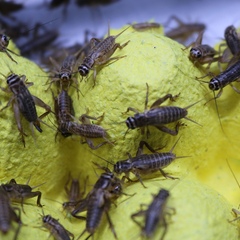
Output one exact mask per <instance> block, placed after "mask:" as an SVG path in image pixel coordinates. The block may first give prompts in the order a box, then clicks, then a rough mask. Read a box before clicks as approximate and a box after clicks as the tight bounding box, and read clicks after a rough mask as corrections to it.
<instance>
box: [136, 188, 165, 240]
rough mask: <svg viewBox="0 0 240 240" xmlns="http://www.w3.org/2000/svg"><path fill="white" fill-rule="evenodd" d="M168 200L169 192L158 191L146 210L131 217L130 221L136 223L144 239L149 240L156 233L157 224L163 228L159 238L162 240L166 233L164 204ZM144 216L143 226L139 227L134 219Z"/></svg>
mask: <svg viewBox="0 0 240 240" xmlns="http://www.w3.org/2000/svg"><path fill="white" fill-rule="evenodd" d="M168 198H169V191H167V190H165V189H160V191H159V193H158V194H157V195H154V199H153V201H152V202H151V203H150V205H149V206H148V208H147V209H146V210H141V211H139V212H137V213H134V214H132V215H131V218H132V220H133V221H134V222H135V223H137V224H138V225H139V226H140V227H141V229H142V235H143V236H144V237H147V238H150V237H152V235H153V234H154V232H155V231H156V228H157V226H158V224H160V223H161V225H162V226H163V227H164V231H163V233H162V236H161V240H163V239H164V236H165V234H166V233H167V222H166V220H165V214H166V212H165V210H166V203H167V200H168ZM139 216H144V225H143V226H141V224H140V223H139V222H137V221H136V219H135V218H136V217H139Z"/></svg>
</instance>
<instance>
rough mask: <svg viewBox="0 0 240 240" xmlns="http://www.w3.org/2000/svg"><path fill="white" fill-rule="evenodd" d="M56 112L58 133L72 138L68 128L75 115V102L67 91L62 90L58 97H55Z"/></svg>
mask: <svg viewBox="0 0 240 240" xmlns="http://www.w3.org/2000/svg"><path fill="white" fill-rule="evenodd" d="M53 99H54V110H55V116H56V120H57V123H58V131H59V132H60V133H61V134H62V136H64V137H68V136H71V135H72V133H71V132H69V131H68V130H67V129H66V126H67V125H68V123H69V122H71V121H72V120H73V119H72V117H73V116H74V115H75V114H74V108H73V101H72V98H71V97H70V96H69V95H68V93H67V91H65V90H62V91H61V92H60V93H59V94H58V96H57V97H54V96H53Z"/></svg>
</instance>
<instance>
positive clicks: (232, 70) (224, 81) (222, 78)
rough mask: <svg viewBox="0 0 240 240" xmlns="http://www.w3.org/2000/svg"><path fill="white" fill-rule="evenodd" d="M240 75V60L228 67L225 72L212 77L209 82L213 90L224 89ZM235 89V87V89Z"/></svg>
mask: <svg viewBox="0 0 240 240" xmlns="http://www.w3.org/2000/svg"><path fill="white" fill-rule="evenodd" d="M239 77H240V60H238V61H237V62H236V63H234V64H233V65H232V66H230V67H229V68H227V69H226V70H225V71H224V72H222V73H220V74H219V75H217V76H216V77H214V78H212V79H211V80H210V82H209V84H208V86H209V89H210V90H212V91H217V90H219V89H220V90H222V89H223V88H224V87H225V86H227V85H229V84H230V85H231V83H232V82H234V81H236V80H237V79H238V78H239ZM234 90H235V89H234Z"/></svg>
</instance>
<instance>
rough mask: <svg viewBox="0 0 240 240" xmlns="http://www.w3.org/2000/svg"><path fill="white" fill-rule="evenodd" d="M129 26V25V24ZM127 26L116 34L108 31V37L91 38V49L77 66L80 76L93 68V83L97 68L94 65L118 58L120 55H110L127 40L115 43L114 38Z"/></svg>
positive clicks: (122, 46)
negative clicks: (112, 34) (111, 34)
mask: <svg viewBox="0 0 240 240" xmlns="http://www.w3.org/2000/svg"><path fill="white" fill-rule="evenodd" d="M129 27H130V26H129ZM129 27H127V28H126V29H124V30H123V31H122V32H120V33H119V34H118V35H116V36H110V34H109V33H108V37H107V38H105V39H103V40H99V39H97V38H92V39H91V49H90V51H89V53H88V55H87V56H86V57H85V58H84V59H83V62H82V64H81V65H80V66H79V67H78V71H79V73H80V75H81V76H82V77H84V76H87V75H88V73H89V71H90V69H93V68H94V76H93V78H94V85H95V81H96V75H97V70H96V66H100V65H103V64H105V63H107V62H109V61H111V60H118V59H120V58H122V57H125V56H122V57H111V56H112V55H113V53H114V52H115V51H116V50H117V48H119V49H122V48H124V47H125V46H126V45H127V44H128V43H129V41H127V42H126V43H124V44H123V45H120V44H119V43H115V39H116V38H117V37H118V36H120V35H121V34H122V33H123V32H124V31H126V30H127V29H128V28H129Z"/></svg>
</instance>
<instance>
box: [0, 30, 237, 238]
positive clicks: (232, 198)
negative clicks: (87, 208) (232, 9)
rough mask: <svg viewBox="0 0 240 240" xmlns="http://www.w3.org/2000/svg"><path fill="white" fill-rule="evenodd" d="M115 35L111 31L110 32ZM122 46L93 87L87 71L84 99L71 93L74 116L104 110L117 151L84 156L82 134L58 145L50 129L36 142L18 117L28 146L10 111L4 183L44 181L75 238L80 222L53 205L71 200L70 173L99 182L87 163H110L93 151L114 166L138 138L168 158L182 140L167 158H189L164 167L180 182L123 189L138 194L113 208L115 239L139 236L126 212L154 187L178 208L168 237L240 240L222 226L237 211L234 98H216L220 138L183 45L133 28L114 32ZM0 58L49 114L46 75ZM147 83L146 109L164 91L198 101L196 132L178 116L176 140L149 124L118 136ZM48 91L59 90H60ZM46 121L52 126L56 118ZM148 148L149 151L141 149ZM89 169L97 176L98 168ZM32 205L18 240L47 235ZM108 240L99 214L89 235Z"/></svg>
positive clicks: (49, 209) (50, 206)
mask: <svg viewBox="0 0 240 240" xmlns="http://www.w3.org/2000/svg"><path fill="white" fill-rule="evenodd" d="M125 28H126V27H125ZM123 29H124V28H123ZM121 30H122V29H120V30H117V31H114V32H111V34H113V35H116V34H117V33H119V32H120V31H121ZM128 40H130V42H129V44H128V45H127V46H126V47H125V48H123V49H122V50H117V51H116V52H115V54H114V56H123V55H126V57H125V58H122V59H119V60H118V61H115V62H114V63H111V64H109V65H108V66H106V65H105V66H103V67H101V68H98V73H97V79H96V85H95V87H94V88H93V71H91V72H90V76H89V77H88V78H87V79H84V80H85V81H82V82H81V83H80V89H81V92H82V94H83V96H81V95H80V97H79V99H78V97H77V93H76V89H74V88H70V90H69V94H70V95H71V97H72V99H73V104H74V109H75V115H76V117H79V116H80V115H81V114H84V113H85V112H86V108H89V110H90V112H89V115H90V116H94V117H98V116H100V115H102V114H103V113H105V116H104V119H103V121H102V122H101V123H100V124H101V126H102V127H104V128H106V129H108V131H107V132H108V139H109V140H111V141H115V143H114V146H112V145H109V144H107V145H104V146H102V147H101V148H99V149H97V150H95V151H94V150H90V149H89V147H88V146H87V145H86V144H81V143H80V138H79V137H76V136H75V137H69V138H66V139H64V138H63V137H62V136H60V135H58V137H57V140H56V141H55V130H54V129H51V128H49V127H47V126H45V125H44V124H41V126H42V129H43V132H42V133H39V132H37V131H36V130H35V131H34V135H35V138H36V142H34V139H33V137H32V136H31V135H32V133H31V130H30V128H29V123H28V122H27V121H26V120H25V119H22V123H23V127H24V131H25V132H26V133H27V134H28V136H27V137H26V138H25V140H26V148H24V147H23V144H22V143H21V141H20V138H19V133H18V130H17V126H16V122H15V119H14V115H13V109H12V107H11V106H10V107H8V108H7V109H5V110H3V111H2V112H0V115H1V121H0V129H1V136H2V139H1V157H0V158H1V161H0V169H1V171H0V180H1V182H2V183H5V182H7V181H9V180H10V179H11V178H15V180H16V181H17V182H18V183H25V182H26V181H27V180H28V179H29V177H30V176H31V181H30V185H31V186H36V185H38V184H41V183H44V182H46V183H45V184H44V185H42V186H41V187H39V188H38V189H39V190H40V191H41V192H42V204H43V205H44V207H43V210H44V213H45V214H51V215H52V216H53V217H54V218H56V219H59V221H60V223H62V224H63V225H64V226H65V227H66V229H68V230H69V231H70V232H72V233H74V235H75V236H76V237H77V236H79V234H80V233H81V232H82V231H83V229H84V228H85V222H84V221H83V220H78V219H73V218H68V217H67V218H65V213H63V212H62V207H61V204H59V203H58V202H61V203H62V202H64V201H67V199H66V194H65V191H64V185H65V183H66V181H67V179H68V174H69V172H71V174H72V175H73V176H74V177H77V176H79V175H80V181H81V183H82V186H83V182H84V179H85V178H86V177H87V176H89V182H88V185H87V190H89V189H91V187H92V185H93V184H94V183H95V181H96V180H97V176H96V173H95V172H94V170H93V168H94V167H93V164H92V161H94V162H97V163H99V164H101V165H105V166H106V163H105V162H104V161H103V160H101V159H99V158H98V157H96V156H95V155H93V154H92V151H94V153H95V154H97V155H99V156H101V157H103V158H105V159H107V160H109V161H112V162H116V161H118V160H123V159H127V154H126V153H127V152H129V153H131V154H132V155H135V154H136V151H137V148H138V145H139V141H140V140H145V141H147V142H148V143H149V145H151V146H152V147H153V148H159V147H162V146H165V145H166V147H165V148H164V149H162V150H161V151H164V152H168V151H169V150H170V149H171V148H172V146H173V144H174V143H175V142H176V141H177V139H178V138H179V136H181V139H180V140H179V142H178V144H177V146H176V148H175V149H174V151H173V152H174V153H175V154H176V155H177V156H189V157H188V158H179V159H176V160H175V161H174V162H173V163H172V164H171V165H170V166H168V167H167V168H166V169H165V171H166V172H167V173H169V174H170V175H172V176H176V177H179V178H180V181H178V180H165V178H164V177H163V176H161V174H160V173H156V174H154V175H148V176H146V177H145V176H142V177H143V181H144V184H145V185H146V186H147V188H146V189H145V188H143V187H142V185H141V184H140V183H139V182H137V183H133V184H130V185H126V186H125V188H124V192H126V193H129V194H132V193H136V195H135V196H133V197H131V198H129V197H127V196H121V197H120V198H119V199H118V201H117V207H115V206H114V205H112V207H111V210H110V216H111V219H112V222H113V223H114V226H115V230H116V232H117V235H118V238H119V239H120V240H121V239H136V238H137V237H139V238H140V233H141V230H140V228H139V227H138V226H137V225H136V224H135V223H134V222H132V220H131V218H130V215H131V214H132V213H135V212H137V211H139V210H140V204H141V203H144V204H149V203H150V201H152V195H151V194H157V192H158V191H159V189H160V188H166V189H170V198H169V201H168V204H167V206H169V207H172V208H174V209H175V210H176V213H175V214H174V215H173V216H172V217H171V218H170V221H169V222H170V223H169V224H168V232H167V234H166V236H165V240H171V239H172V240H175V239H191V240H192V239H205V240H207V239H209V240H215V239H216V240H217V239H238V228H237V225H236V224H230V223H229V222H228V221H227V220H228V219H233V215H232V213H231V208H232V207H235V208H236V207H237V205H238V204H239V203H240V200H239V199H240V190H239V189H238V187H237V185H236V182H235V180H234V179H233V176H232V175H231V173H230V171H229V169H228V167H227V164H226V159H228V160H229V162H230V164H231V166H232V168H233V170H234V172H235V173H236V175H238V174H239V172H240V170H239V169H240V167H239V164H240V162H239V144H238V142H239V141H238V140H239V130H240V127H239V118H240V114H239V108H238V104H239V95H237V94H236V93H235V92H234V91H233V90H232V89H231V88H230V87H226V88H225V89H224V91H223V94H222V96H221V98H219V99H218V101H217V102H218V107H219V112H220V117H221V123H222V125H223V129H224V133H223V131H222V130H221V127H220V123H219V119H218V116H217V113H216V108H215V104H214V101H211V102H209V103H208V104H206V105H204V103H205V102H206V101H207V100H208V99H210V98H212V96H213V95H212V93H211V92H210V91H209V90H208V86H207V84H201V83H200V82H198V81H196V80H195V78H196V77H200V76H202V75H204V74H205V72H204V71H203V70H199V68H197V67H196V66H194V65H193V64H192V62H190V61H189V59H188V52H187V51H183V50H182V48H183V46H181V45H179V44H178V43H176V42H174V41H172V40H170V39H168V38H166V37H164V36H163V35H161V33H158V32H155V31H148V32H136V31H134V30H133V29H132V28H129V29H128V30H127V31H126V32H124V33H123V34H122V35H121V36H119V38H117V39H116V42H119V43H121V44H123V43H125V42H126V41H128ZM0 54H1V58H0V65H1V73H2V74H4V75H7V74H8V73H9V72H10V70H9V68H10V69H11V71H13V72H14V73H16V74H19V75H22V74H24V75H26V76H27V79H28V81H29V82H34V85H33V86H31V87H30V88H29V90H30V92H31V93H32V94H33V95H35V96H38V97H39V98H41V99H42V100H43V101H45V102H46V103H47V104H49V105H50V106H51V107H52V109H54V106H53V100H52V93H51V91H45V89H47V87H48V85H47V86H46V85H45V83H46V81H47V77H44V76H47V74H45V73H44V72H43V71H42V70H41V69H40V68H39V67H38V66H36V65H35V64H33V63H31V62H30V61H28V60H26V59H24V58H22V57H17V56H14V55H12V56H13V58H14V59H15V60H16V61H17V62H18V64H15V63H14V62H12V61H11V60H10V59H9V58H8V57H7V56H6V54H5V53H0ZM201 69H203V68H201ZM1 78H2V80H1V86H2V87H6V81H5V79H4V77H1ZM79 79H80V78H79ZM204 80H205V79H204ZM206 81H208V79H206ZM146 83H148V85H149V104H148V107H149V106H150V105H151V104H152V103H153V102H154V101H155V100H156V99H158V98H159V97H163V96H164V95H165V94H167V93H171V94H173V95H176V94H178V93H180V96H179V97H178V99H177V100H176V102H173V103H171V102H170V101H166V102H165V103H163V105H175V106H178V107H182V108H184V107H187V106H189V105H190V104H193V103H195V102H197V101H199V100H201V99H203V100H202V101H201V102H199V103H197V104H196V105H194V106H192V107H191V108H189V109H188V117H189V118H191V119H192V120H194V121H196V122H197V123H199V124H201V125H202V126H199V125H197V124H195V123H193V122H191V121H188V120H186V119H183V120H182V122H183V123H184V124H185V126H182V127H181V128H180V130H179V135H178V136H175V137H173V136H171V135H169V134H165V133H163V132H161V131H159V130H157V129H156V128H154V127H150V128H149V129H150V132H151V135H150V137H149V138H148V139H147V137H146V136H145V135H141V133H140V131H139V130H137V129H135V130H131V131H129V132H128V133H127V135H126V136H125V137H124V134H125V132H126V130H127V127H126V125H125V123H124V121H125V120H126V118H127V117H129V116H133V114H134V113H133V112H129V113H124V112H126V110H127V108H128V107H133V108H135V109H138V110H139V111H140V112H142V111H143V110H144V102H145V96H146ZM53 89H54V88H53ZM54 91H55V94H56V92H57V91H56V89H54ZM0 94H1V108H2V107H3V106H5V105H6V104H7V101H8V100H9V98H10V96H11V94H7V93H5V92H3V91H1V93H0ZM37 110H38V115H41V114H42V113H43V112H44V110H42V109H41V108H39V107H37ZM43 120H44V121H45V122H46V123H47V124H49V125H51V126H52V127H53V128H55V127H54V126H53V123H54V124H56V123H55V117H54V115H53V114H50V115H48V116H47V117H45V118H44V119H43ZM174 127H175V123H174V124H169V128H172V129H173V128H174ZM101 141H103V140H93V142H94V144H97V143H100V142H101ZM145 152H146V153H149V152H148V151H147V150H145ZM109 167H110V168H111V166H109ZM95 171H96V172H97V173H98V174H99V175H100V173H101V171H100V170H95ZM131 177H133V176H131ZM181 179H182V180H181ZM57 201H58V202H57ZM35 202H36V200H35V199H30V200H28V201H27V203H28V204H24V210H25V212H26V214H24V213H22V215H21V217H22V221H23V223H25V224H26V225H28V226H23V227H22V229H21V231H20V234H19V239H47V238H48V236H49V233H48V232H47V231H46V230H43V229H42V228H41V229H40V228H38V227H40V226H41V216H40V214H42V209H41V208H39V207H37V206H36V205H35ZM17 206H19V207H20V205H17ZM139 219H140V218H139ZM15 225H16V224H14V227H15ZM160 235H161V230H157V232H156V235H154V236H160ZM12 236H13V230H11V231H10V232H9V234H8V235H6V236H3V235H2V234H1V237H2V238H3V239H12ZM84 236H87V234H86V235H84ZM113 238H114V237H113V235H112V232H111V230H110V229H109V227H108V224H107V221H106V219H105V218H104V219H103V221H102V223H101V225H100V227H99V229H98V230H97V231H96V234H95V239H113ZM158 238H159V237H157V239H158Z"/></svg>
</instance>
